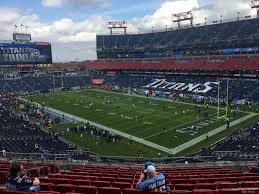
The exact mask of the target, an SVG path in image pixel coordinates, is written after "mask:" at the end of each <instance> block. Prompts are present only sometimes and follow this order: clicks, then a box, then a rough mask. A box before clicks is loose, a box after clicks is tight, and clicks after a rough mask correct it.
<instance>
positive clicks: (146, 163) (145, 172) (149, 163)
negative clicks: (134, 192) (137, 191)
mask: <svg viewBox="0 0 259 194" xmlns="http://www.w3.org/2000/svg"><path fill="white" fill-rule="evenodd" d="M150 165H152V166H155V164H154V163H152V162H150V161H147V162H145V164H144V166H145V170H144V179H143V181H145V180H147V167H148V166H150Z"/></svg>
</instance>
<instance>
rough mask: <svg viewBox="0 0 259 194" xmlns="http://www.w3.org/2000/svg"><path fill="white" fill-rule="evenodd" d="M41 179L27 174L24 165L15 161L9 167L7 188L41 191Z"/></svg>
mask: <svg viewBox="0 0 259 194" xmlns="http://www.w3.org/2000/svg"><path fill="white" fill-rule="evenodd" d="M39 185H40V180H39V179H38V178H30V177H27V176H26V172H25V170H24V168H23V165H22V164H21V163H19V162H13V163H12V164H11V166H10V169H9V175H8V177H7V182H6V188H7V189H8V190H12V191H25V192H28V193H30V192H39V191H40V186H39Z"/></svg>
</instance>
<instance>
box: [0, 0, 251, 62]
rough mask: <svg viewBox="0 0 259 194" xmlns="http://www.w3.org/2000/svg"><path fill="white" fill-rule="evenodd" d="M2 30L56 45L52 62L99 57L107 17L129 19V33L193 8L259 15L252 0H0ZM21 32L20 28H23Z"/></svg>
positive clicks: (198, 18)
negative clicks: (99, 37)
mask: <svg viewBox="0 0 259 194" xmlns="http://www.w3.org/2000/svg"><path fill="white" fill-rule="evenodd" d="M0 2H1V3H0V26H1V27H0V34H1V39H2V40H11V39H12V32H13V31H14V25H18V26H20V24H23V25H24V26H28V27H29V31H30V32H31V34H32V38H33V40H34V41H48V42H50V43H51V44H52V52H53V60H54V61H72V60H89V59H96V34H97V33H101V34H103V33H108V30H107V29H106V23H107V21H117V20H127V21H128V31H129V32H137V31H138V30H137V29H138V28H141V31H143V32H144V31H149V30H151V28H152V26H154V28H155V29H157V30H159V29H164V28H165V26H166V25H168V27H174V26H175V24H173V23H172V17H171V15H172V14H173V13H179V12H183V11H190V10H192V11H193V14H194V17H195V20H194V22H195V23H200V22H204V18H208V21H213V20H215V18H218V19H219V18H220V15H222V16H223V18H224V19H234V18H236V17H237V12H240V15H241V17H244V16H246V15H255V14H256V10H251V9H250V0H0ZM20 30H21V29H20Z"/></svg>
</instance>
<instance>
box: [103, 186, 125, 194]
mask: <svg viewBox="0 0 259 194" xmlns="http://www.w3.org/2000/svg"><path fill="white" fill-rule="evenodd" d="M98 194H121V189H120V188H114V187H99V188H98Z"/></svg>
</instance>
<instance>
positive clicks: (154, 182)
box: [137, 165, 170, 192]
mask: <svg viewBox="0 0 259 194" xmlns="http://www.w3.org/2000/svg"><path fill="white" fill-rule="evenodd" d="M137 189H140V190H142V191H164V192H167V191H170V188H169V187H168V186H167V184H166V179H165V176H164V175H163V174H162V173H157V172H156V168H155V167H154V166H153V165H149V166H148V167H147V180H144V174H142V175H141V176H140V178H139V181H138V183H137Z"/></svg>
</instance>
